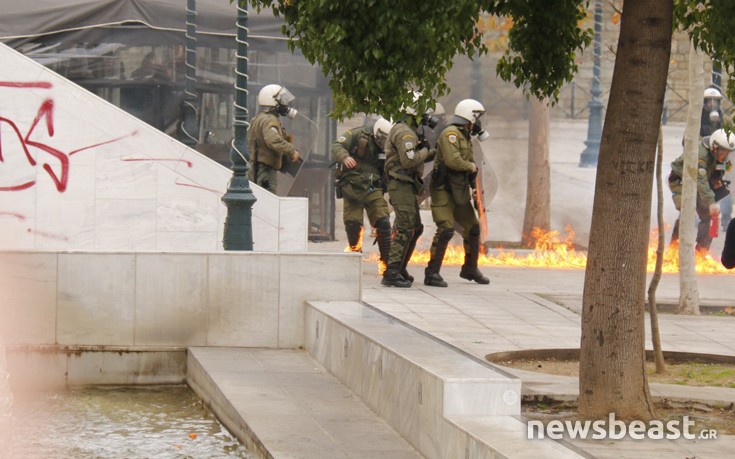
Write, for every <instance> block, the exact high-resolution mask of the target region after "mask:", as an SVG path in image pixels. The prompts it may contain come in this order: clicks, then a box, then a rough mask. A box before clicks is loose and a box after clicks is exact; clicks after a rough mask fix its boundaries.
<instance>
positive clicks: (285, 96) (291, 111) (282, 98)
mask: <svg viewBox="0 0 735 459" xmlns="http://www.w3.org/2000/svg"><path fill="white" fill-rule="evenodd" d="M273 98H274V99H276V102H278V107H277V108H276V113H278V114H279V115H281V116H287V117H289V118H291V119H294V118H296V114H297V113H298V110H296V109H295V108H291V107H289V106H288V104H290V103H291V102H293V101H294V99H296V98H295V97H294V95H293V94H291V91H289V90H288V89H286V88H284V87H283V86H281V89H279V90H278V92H277V93H276V95H275V96H273Z"/></svg>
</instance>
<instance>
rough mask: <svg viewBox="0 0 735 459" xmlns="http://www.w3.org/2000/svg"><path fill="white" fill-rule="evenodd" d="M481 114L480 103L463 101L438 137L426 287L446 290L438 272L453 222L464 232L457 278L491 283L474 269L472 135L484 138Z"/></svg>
mask: <svg viewBox="0 0 735 459" xmlns="http://www.w3.org/2000/svg"><path fill="white" fill-rule="evenodd" d="M484 113H485V108H484V107H483V106H482V104H481V103H480V102H478V101H476V100H474V99H465V100H463V101H461V102H459V103H458V104H457V107H456V108H455V109H454V116H453V117H452V118H451V119H450V120H449V125H448V126H447V127H446V128H445V129H444V130H443V131H442V132H441V134H440V135H439V141H438V147H437V152H436V158H434V169H433V171H432V177H431V185H430V189H431V216H432V217H433V219H434V222H435V223H436V234H435V235H434V239H433V241H432V243H431V259H430V260H429V264H428V266H427V267H426V269H425V270H424V284H425V285H428V286H432V287H446V286H447V282H446V281H445V280H444V279H443V278H442V276H441V275H440V274H439V271H440V269H441V266H442V261H443V259H444V254H445V253H446V251H447V245H448V244H449V241H450V240H451V239H452V236H454V223H455V221H456V222H457V223H459V225H460V226H461V227H462V230H463V231H462V239H463V241H464V252H465V258H464V264H463V265H462V270H461V271H460V273H459V276H460V277H462V278H464V279H467V280H470V281H474V282H477V283H478V284H489V283H490V280H489V279H488V278H487V277H485V276H483V275H482V273H481V272H480V270H479V269H477V259H478V257H479V254H480V223H479V221H478V220H477V215H476V214H475V209H474V208H473V207H472V199H473V194H472V193H476V190H475V179H476V177H477V165H476V164H475V158H474V153H473V151H472V142H471V135H473V134H474V135H477V136H478V137H479V138H480V139H481V140H484V139H485V138H487V133H486V132H485V131H484V130H483V129H482V124H481V121H480V119H479V118H480V117H481V116H482V115H483V114H484Z"/></svg>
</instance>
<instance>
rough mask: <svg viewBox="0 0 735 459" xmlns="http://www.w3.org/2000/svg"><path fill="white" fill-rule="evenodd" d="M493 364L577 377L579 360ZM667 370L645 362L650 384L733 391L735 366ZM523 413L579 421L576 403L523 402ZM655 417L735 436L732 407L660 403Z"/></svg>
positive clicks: (675, 365) (672, 364)
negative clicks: (659, 371)
mask: <svg viewBox="0 0 735 459" xmlns="http://www.w3.org/2000/svg"><path fill="white" fill-rule="evenodd" d="M495 363H497V364H498V365H503V366H506V367H511V368H517V369H519V370H526V371H534V372H538V373H546V374H553V375H560V376H572V377H578V376H579V361H578V360H559V359H552V358H549V359H528V358H525V359H515V360H508V361H495ZM666 371H667V372H666V374H664V375H659V374H656V366H655V364H654V363H653V362H647V363H646V372H647V377H648V382H649V383H663V384H677V385H684V386H695V387H704V386H710V387H724V388H735V364H727V363H705V362H676V361H669V362H667V363H666ZM522 412H523V416H524V418H525V419H526V420H540V421H542V422H544V423H547V422H549V421H552V420H562V421H566V420H569V421H575V420H577V419H578V418H577V407H576V404H574V403H570V402H559V401H555V400H552V399H549V398H545V397H541V398H540V399H538V398H535V399H533V400H524V401H523V404H522ZM656 415H657V419H659V420H662V421H665V422H666V421H670V420H674V419H676V420H681V419H682V418H683V417H684V416H689V419H690V420H693V421H694V422H695V425H696V428H697V430H698V431H699V430H700V429H715V430H717V432H718V434H719V435H735V407H733V405H729V406H719V407H717V406H707V405H703V404H699V403H694V402H692V403H676V404H673V403H671V402H659V403H656Z"/></svg>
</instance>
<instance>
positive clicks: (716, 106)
mask: <svg viewBox="0 0 735 459" xmlns="http://www.w3.org/2000/svg"><path fill="white" fill-rule="evenodd" d="M704 110H705V111H707V112H709V120H710V122H712V123H717V122H719V121H720V100H719V99H716V98H714V97H707V98H705V99H704Z"/></svg>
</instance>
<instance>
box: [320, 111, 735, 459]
mask: <svg viewBox="0 0 735 459" xmlns="http://www.w3.org/2000/svg"><path fill="white" fill-rule="evenodd" d="M527 131H528V128H527V125H525V124H524V123H508V124H503V125H497V124H495V125H492V124H491V125H490V132H491V133H492V136H491V139H490V141H488V142H486V143H485V144H483V149H484V155H485V158H486V161H487V162H488V163H489V165H490V166H491V167H492V168H493V170H494V172H495V175H496V176H497V177H498V193H497V195H496V196H495V198H494V199H493V201H492V203H491V205H490V211H489V212H488V230H489V237H488V239H490V240H493V241H508V242H517V241H519V240H520V230H521V227H522V223H523V212H524V209H523V204H524V203H525V186H526V173H525V171H526V164H525V158H526V155H527V153H526V152H527V149H528V147H527V145H528V143H527V135H528V132H527ZM683 132H684V126H683V125H668V126H665V127H664V162H663V164H664V168H663V169H664V170H663V176H664V177H666V176H667V175H668V172H669V169H670V168H669V163H670V162H671V161H672V160H673V159H675V158H676V157H677V156H679V154H681V138H682V135H683ZM586 134H587V123H586V122H577V121H571V122H570V121H558V120H555V121H552V123H551V131H550V155H549V156H550V166H551V216H552V218H551V219H552V229H554V230H558V231H560V232H562V234H563V228H564V227H565V225H571V226H572V227H573V228H574V230H575V232H576V235H577V237H576V239H575V241H576V242H577V244H579V245H580V246H586V244H587V242H588V240H587V238H588V235H589V225H590V222H591V215H592V202H593V198H594V186H595V177H596V170H595V169H594V168H579V167H578V164H579V155H580V152H581V151H582V150H584V140H585V138H586ZM664 186H665V185H664ZM341 207H342V205H341V203H337V208H338V210H341ZM677 214H678V213H677V212H676V210H675V209H674V206H673V203H672V202H671V199H670V195H669V191H668V189H666V188H665V189H664V215H665V221H666V224H668V225H671V224H673V222H674V220H675V219H676V216H677ZM655 221H656V220H655V215H653V216H652V219H651V224H652V227H653V225H654V224H655ZM422 222H423V224H424V225H425V226H426V229H425V231H424V237H423V238H422V240H420V241H419V246H418V248H419V249H424V250H426V249H427V248H428V245H429V243H430V240H431V237H432V236H433V231H434V229H433V228H434V227H433V223H432V221H431V214H430V212H429V211H422ZM336 223H337V225H336V226H337V228H336V237H337V239H338V241H334V242H328V243H321V244H310V247H309V250H310V251H311V250H313V251H342V249H343V248H344V247H345V242H344V229H343V228H342V222H341V214H338V216H337V222H336ZM667 232H670V230H669V231H667ZM722 239H723V237H722V232H721V236H720V237H719V238H717V239H715V241H714V242H713V244H712V248H711V251H710V253H711V254H713V256H714V257H715V258H717V259H719V253H720V252H721V250H722ZM667 240H668V237H667ZM453 242H455V243H456V242H459V244H461V242H460V241H453ZM370 244H371V243H370V242H367V243H366V244H365V245H364V249H365V251H366V253H371V252H374V251H376V249H375V247H374V246H372V245H370ZM423 269H424V266H416V265H409V267H408V270H409V272H410V273H412V274H413V276H414V277H415V278H416V283H415V284H414V287H412V288H410V289H397V288H386V287H382V286H381V285H380V278H379V277H378V276H377V274H376V268H375V265H373V264H370V263H367V262H366V263H365V264H364V265H363V273H364V274H363V300H364V301H365V302H367V303H369V304H371V305H373V306H375V307H376V308H378V309H381V310H383V311H385V312H386V313H389V314H391V315H393V316H395V317H396V318H398V319H401V320H403V321H405V322H407V323H409V324H411V325H412V326H414V327H416V328H418V329H421V330H423V331H425V332H427V333H429V334H431V335H433V336H435V337H437V338H439V339H442V340H444V341H446V342H448V343H450V344H452V345H454V346H456V347H458V348H459V349H461V350H463V351H465V352H467V353H469V354H472V355H474V356H476V357H478V358H481V359H484V358H485V356H486V355H487V354H491V353H494V352H503V351H515V350H522V349H552V348H578V347H579V342H580V331H581V330H580V327H581V325H580V315H579V311H580V309H581V301H582V291H583V286H584V270H583V269H538V268H488V267H482V268H481V270H482V271H483V273H484V274H485V275H486V276H488V277H489V278H490V279H491V284H490V285H489V286H481V285H477V284H473V283H470V282H467V281H465V280H463V279H461V278H460V277H459V275H458V274H459V267H453V266H445V267H444V268H442V275H443V276H444V278H445V279H446V280H447V281H448V282H449V287H448V288H445V289H442V288H431V287H425V286H424V285H423V283H422V280H423ZM697 281H698V287H699V295H700V302H701V304H713V305H717V306H723V305H730V306H735V293H733V292H734V291H735V289H733V286H735V273H733V274H722V275H700V276H698V279H697ZM678 298H679V278H678V274H665V275H664V276H663V278H662V281H661V283H660V285H659V287H658V290H657V300H658V302H659V303H667V304H670V303H674V304H676V303H678ZM552 299H553V300H554V301H552ZM557 303H560V304H557ZM659 321H660V328H661V338H662V341H663V347H664V350H666V351H686V352H695V353H713V354H723V355H732V356H735V333H733V332H732V330H733V328H734V327H735V317H713V316H698V317H692V316H677V315H672V314H659ZM649 331H650V327H649V325H648V323H647V324H646V332H647V334H648V332H649ZM648 342H649V343H650V337H649V339H648ZM649 348H650V345H649ZM509 371H511V372H513V373H514V374H516V375H517V376H518V377H520V378H521V379H522V380H523V384H524V392H526V393H529V394H530V393H547V394H554V395H555V396H558V397H562V398H564V397H566V398H568V399H569V398H576V395H577V392H578V389H577V380H576V378H568V377H560V376H549V375H542V374H540V373H532V372H525V371H520V370H512V369H511V370H509ZM651 390H652V393H653V394H654V396H662V397H667V398H672V399H698V400H701V401H703V402H710V403H711V402H712V401H713V400H720V401H721V402H724V404H728V403H732V402H735V389H713V388H689V387H682V386H672V385H662V384H654V385H651ZM579 445H580V446H581V447H582V448H584V449H586V450H587V451H589V452H591V453H593V454H594V455H597V456H599V457H615V458H618V457H630V458H639V457H643V456H645V457H661V458H664V457H665V458H670V457H681V458H684V457H694V456H696V457H697V458H699V459H701V458H705V457H711V458H721V457H729V456H732V451H735V439H732V438H720V439H718V440H717V441H699V442H697V441H694V442H691V441H689V442H685V441H677V442H673V441H625V442H621V441H615V442H612V441H597V442H586V443H584V442H583V443H580V444H579Z"/></svg>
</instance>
